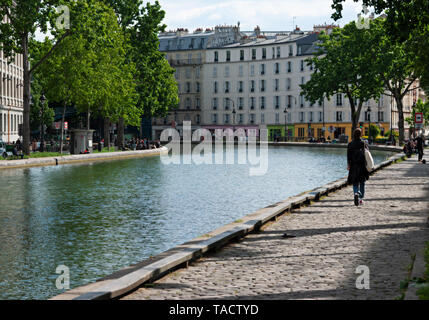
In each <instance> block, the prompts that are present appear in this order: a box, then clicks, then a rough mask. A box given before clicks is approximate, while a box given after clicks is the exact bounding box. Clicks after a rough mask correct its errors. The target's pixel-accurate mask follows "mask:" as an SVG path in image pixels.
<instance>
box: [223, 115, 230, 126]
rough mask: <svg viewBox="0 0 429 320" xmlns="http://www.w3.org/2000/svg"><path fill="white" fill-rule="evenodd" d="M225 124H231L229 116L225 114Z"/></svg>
mask: <svg viewBox="0 0 429 320" xmlns="http://www.w3.org/2000/svg"><path fill="white" fill-rule="evenodd" d="M223 122H224V123H225V124H228V123H229V114H227V113H226V114H224V115H223Z"/></svg>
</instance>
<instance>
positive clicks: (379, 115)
mask: <svg viewBox="0 0 429 320" xmlns="http://www.w3.org/2000/svg"><path fill="white" fill-rule="evenodd" d="M378 122H384V112H383V111H378Z"/></svg>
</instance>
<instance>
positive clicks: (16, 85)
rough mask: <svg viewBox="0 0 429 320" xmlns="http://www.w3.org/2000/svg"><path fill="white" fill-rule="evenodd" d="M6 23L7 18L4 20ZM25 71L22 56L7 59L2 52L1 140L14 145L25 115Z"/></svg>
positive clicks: (0, 68)
mask: <svg viewBox="0 0 429 320" xmlns="http://www.w3.org/2000/svg"><path fill="white" fill-rule="evenodd" d="M3 22H6V17H5V18H4V19H3ZM23 78H24V69H23V58H22V55H21V54H16V55H15V58H14V60H9V59H6V58H5V56H4V54H3V51H1V50H0V140H2V141H4V142H7V143H12V142H15V141H17V140H18V139H20V138H21V137H20V136H19V126H20V124H22V123H23V113H24V87H23Z"/></svg>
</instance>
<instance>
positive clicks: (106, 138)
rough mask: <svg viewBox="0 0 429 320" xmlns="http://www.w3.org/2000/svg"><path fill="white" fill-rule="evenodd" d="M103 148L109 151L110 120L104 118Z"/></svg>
mask: <svg viewBox="0 0 429 320" xmlns="http://www.w3.org/2000/svg"><path fill="white" fill-rule="evenodd" d="M104 146H105V147H107V148H109V149H108V150H109V151H110V119H109V118H104Z"/></svg>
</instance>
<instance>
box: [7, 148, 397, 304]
mask: <svg viewBox="0 0 429 320" xmlns="http://www.w3.org/2000/svg"><path fill="white" fill-rule="evenodd" d="M236 152H237V151H236ZM372 153H373V156H374V159H375V162H381V161H383V160H385V159H386V158H387V157H389V156H390V155H391V154H389V153H386V152H372ZM268 156H269V162H268V165H269V167H268V171H267V173H266V174H265V175H263V176H250V175H249V167H248V165H200V166H198V165H186V164H171V165H165V164H164V163H163V162H162V161H161V159H160V158H159V157H153V158H143V159H133V160H123V161H111V162H103V163H92V164H80V165H65V166H57V167H40V168H29V169H14V170H3V171H0V299H46V298H49V297H52V296H54V295H57V294H60V293H62V291H60V290H58V289H56V286H55V280H56V278H57V277H58V276H59V275H58V274H56V268H57V266H59V265H65V266H67V267H68V268H69V269H70V286H71V288H74V287H77V286H80V285H83V284H86V283H89V282H93V281H95V280H96V279H99V278H101V277H103V276H106V275H108V274H110V273H113V272H115V271H117V270H119V269H121V268H123V267H126V266H128V265H131V264H135V263H137V262H140V261H142V260H144V259H146V258H148V257H150V256H153V255H156V254H158V253H161V252H163V251H165V250H167V249H169V248H172V247H174V246H176V245H178V244H181V243H183V242H185V241H188V240H191V239H193V238H195V237H197V236H200V235H203V234H205V233H208V232H210V231H212V230H214V229H216V228H217V227H220V226H222V225H225V224H227V223H230V222H233V221H235V220H237V219H239V218H241V217H243V216H245V215H247V214H249V213H252V212H254V211H256V210H258V209H260V208H263V207H265V206H268V205H271V204H273V203H276V202H278V201H281V200H284V199H286V198H288V197H290V196H293V195H296V194H299V193H301V192H303V191H307V190H310V189H313V188H316V187H318V186H320V185H323V184H326V183H328V182H331V181H333V180H336V179H339V178H342V177H344V176H345V175H346V174H347V170H346V151H345V150H343V149H319V148H303V147H288V148H283V147H278V148H275V147H273V148H270V149H269V152H268ZM350 196H351V194H350ZM350 202H351V204H352V198H351V197H350Z"/></svg>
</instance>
